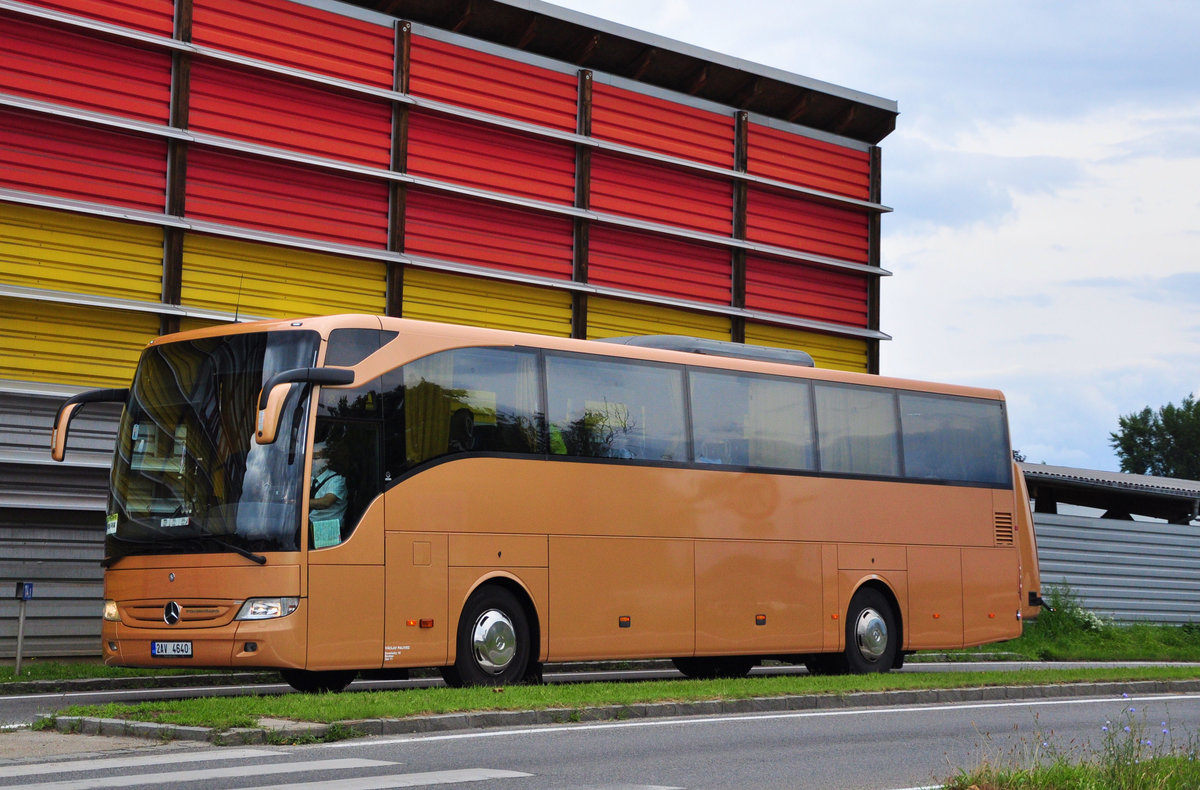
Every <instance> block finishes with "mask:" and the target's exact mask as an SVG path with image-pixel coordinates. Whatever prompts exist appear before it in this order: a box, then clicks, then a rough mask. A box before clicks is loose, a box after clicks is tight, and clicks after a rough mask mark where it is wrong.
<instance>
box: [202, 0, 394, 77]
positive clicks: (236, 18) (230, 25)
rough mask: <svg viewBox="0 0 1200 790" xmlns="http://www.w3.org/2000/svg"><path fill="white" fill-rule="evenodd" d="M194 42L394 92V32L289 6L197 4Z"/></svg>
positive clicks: (278, 0) (249, 0) (210, 0)
mask: <svg viewBox="0 0 1200 790" xmlns="http://www.w3.org/2000/svg"><path fill="white" fill-rule="evenodd" d="M192 40H193V41H195V42H196V43H197V44H201V45H205V46H211V47H216V48H218V49H224V50H227V51H229V52H236V53H238V54H242V55H249V56H250V57H254V58H259V59H262V60H269V61H271V62H273V63H280V64H282V65H284V66H292V67H294V68H298V69H303V70H305V71H312V72H316V73H318V74H327V75H329V76H332V77H340V78H342V79H346V80H350V81H353V82H361V83H365V84H368V85H375V86H378V87H383V88H390V87H392V63H393V53H394V50H395V44H394V40H395V39H394V32H393V30H392V28H390V27H384V26H383V25H376V24H372V23H370V22H364V21H362V20H359V19H354V18H352V17H348V16H342V15H341V14H335V13H333V12H331V11H326V10H323V9H319V8H312V7H310V6H307V5H301V4H299V3H290V2H287V0H196V2H195V5H194V7H193V10H192Z"/></svg>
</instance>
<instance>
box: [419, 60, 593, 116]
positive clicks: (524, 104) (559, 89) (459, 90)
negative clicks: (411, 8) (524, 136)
mask: <svg viewBox="0 0 1200 790" xmlns="http://www.w3.org/2000/svg"><path fill="white" fill-rule="evenodd" d="M410 65H411V71H410V82H409V90H410V91H411V92H412V94H413V95H414V96H427V97H429V98H431V99H437V100H438V101H443V102H448V103H450V104H455V105H458V106H460V107H467V108H469V109H472V110H482V111H483V112H487V113H492V114H494V115H503V116H505V117H507V118H516V119H518V120H522V121H527V122H530V123H536V124H540V125H542V126H550V127H553V128H556V129H564V130H566V131H569V132H573V131H575V106H576V104H577V102H578V92H579V89H578V86H577V82H576V78H575V77H574V76H571V75H568V74H560V73H558V72H556V71H550V70H548V69H543V68H538V67H537V66H531V65H529V64H526V63H519V62H517V61H515V60H509V59H507V58H502V57H499V56H497V55H491V54H487V53H484V52H477V51H475V50H472V49H466V48H465V47H459V46H455V45H453V44H447V43H445V42H443V41H435V40H433V39H430V38H425V37H423V36H413V37H412V55H411V59H410Z"/></svg>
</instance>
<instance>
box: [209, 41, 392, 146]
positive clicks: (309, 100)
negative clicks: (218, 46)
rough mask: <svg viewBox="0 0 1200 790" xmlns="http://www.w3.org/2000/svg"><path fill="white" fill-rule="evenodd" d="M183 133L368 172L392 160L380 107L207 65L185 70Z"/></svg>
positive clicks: (386, 110)
mask: <svg viewBox="0 0 1200 790" xmlns="http://www.w3.org/2000/svg"><path fill="white" fill-rule="evenodd" d="M188 126H189V127H190V128H192V129H195V130H196V131H199V132H211V133H213V134H219V135H224V136H227V137H235V138H239V139H242V140H250V141H253V142H258V143H265V144H267V145H272V146H276V147H280V148H288V149H291V150H293V151H301V152H304V153H308V154H315V155H317V156H325V157H330V158H333V159H342V160H346V161H350V162H356V163H359V164H365V165H370V166H375V167H385V168H386V167H387V166H388V163H389V161H390V155H391V135H392V111H391V106H390V105H389V104H388V103H387V102H385V101H383V100H377V99H368V98H365V97H361V96H349V95H346V94H344V93H339V92H336V91H332V90H328V89H324V88H321V87H319V86H316V85H306V84H303V83H299V82H295V81H292V80H287V79H283V78H281V77H274V76H272V75H269V74H262V73H259V72H252V71H248V70H243V69H239V68H232V67H228V66H224V65H220V64H216V63H210V62H207V61H200V62H197V63H195V64H194V65H193V66H192V76H191V97H190V107H189V110H188Z"/></svg>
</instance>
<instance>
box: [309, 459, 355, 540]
mask: <svg viewBox="0 0 1200 790" xmlns="http://www.w3.org/2000/svg"><path fill="white" fill-rule="evenodd" d="M328 453H329V448H328V447H327V446H326V444H325V442H317V443H316V444H315V445H313V457H312V487H311V489H310V490H309V497H308V520H309V522H310V523H311V524H312V527H313V548H316V549H320V548H324V547H326V546H332V545H334V544H336V543H339V542H341V533H342V518H343V517H344V516H345V515H346V478H345V477H343V476H342V475H340V474H338V473H337V472H335V471H334V470H333V469H331V468H330V467H329V455H328Z"/></svg>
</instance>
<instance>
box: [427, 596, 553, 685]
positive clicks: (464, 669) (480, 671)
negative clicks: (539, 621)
mask: <svg viewBox="0 0 1200 790" xmlns="http://www.w3.org/2000/svg"><path fill="white" fill-rule="evenodd" d="M457 644H458V649H457V651H456V652H457V655H456V657H455V661H454V665H453V666H449V667H442V677H443V678H444V679H445V681H446V685H448V686H504V685H511V684H513V683H520V682H522V681H524V680H526V677H527V675H528V674H529V672H530V670H531V668H532V667H533V666H534V664H531V653H532V651H533V645H532V639H531V638H530V633H529V618H528V616H527V615H526V614H525V607H523V606H522V605H521V602H520V601H518V600H517V597H516V596H515V595H513V594H512V593H511V592H509V591H508V590H506V589H504V588H503V587H496V586H487V587H481V588H479V589H478V590H476V591H475V592H474V593H472V594H471V597H470V598H468V599H467V604H466V606H464V607H463V611H462V616H461V617H459V619H458V642H457Z"/></svg>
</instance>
